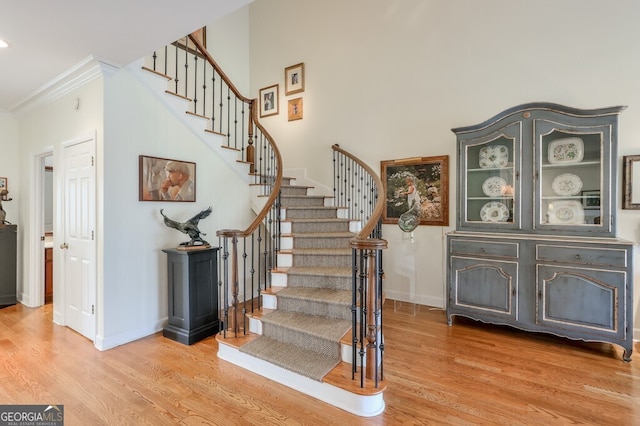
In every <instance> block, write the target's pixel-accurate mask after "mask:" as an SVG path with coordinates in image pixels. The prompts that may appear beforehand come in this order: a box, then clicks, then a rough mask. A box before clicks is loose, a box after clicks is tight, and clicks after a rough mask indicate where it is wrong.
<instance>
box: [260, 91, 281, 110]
mask: <svg viewBox="0 0 640 426" xmlns="http://www.w3.org/2000/svg"><path fill="white" fill-rule="evenodd" d="M279 89H280V85H279V84H275V85H273V86H269V87H265V88H263V89H260V99H259V102H260V118H262V117H269V116H270V115H276V114H278V113H279V108H278V106H279V105H280V102H279V101H278V90H279Z"/></svg>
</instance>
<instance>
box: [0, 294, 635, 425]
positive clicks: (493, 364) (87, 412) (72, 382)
mask: <svg viewBox="0 0 640 426" xmlns="http://www.w3.org/2000/svg"><path fill="white" fill-rule="evenodd" d="M384 310H385V311H384V315H385V324H384V326H385V336H386V341H385V344H386V351H385V379H386V381H387V390H386V392H385V401H386V406H387V408H386V410H385V412H384V413H383V414H381V415H379V416H377V417H373V418H359V417H356V416H353V415H351V414H348V413H346V412H344V411H342V410H340V409H337V408H335V407H332V406H329V405H327V404H325V403H322V402H319V401H317V400H315V399H313V398H311V397H308V396H305V395H302V394H300V393H298V392H295V391H293V390H291V389H289V388H286V387H284V386H281V385H279V384H276V383H273V382H271V381H269V380H267V379H264V378H262V377H260V376H257V375H255V374H253V373H250V372H247V371H244V370H242V369H240V368H238V367H235V366H233V365H231V364H229V363H227V362H225V361H221V360H219V359H218V358H217V356H216V352H217V343H216V340H215V338H213V337H211V338H208V339H205V340H204V341H201V342H198V343H196V344H194V345H192V346H185V345H182V344H180V343H177V342H174V341H172V340H169V339H166V338H164V337H162V334H161V333H158V334H155V335H153V336H150V337H147V338H144V339H141V340H139V341H136V342H133V343H129V344H127V345H123V346H120V347H117V348H114V349H111V350H108V351H105V352H100V351H98V350H97V349H95V348H94V346H93V344H92V343H91V342H89V341H88V340H86V339H85V338H83V337H82V336H80V335H79V334H77V333H75V332H73V331H72V330H70V329H68V328H65V327H60V326H56V325H54V324H53V323H52V322H51V316H52V313H51V305H47V306H45V307H42V308H36V309H31V308H26V307H24V306H22V305H16V306H12V307H8V308H4V309H1V310H0V404H63V405H64V412H65V420H66V423H65V424H66V425H143V424H146V425H173V424H185V425H192V424H211V425H235V424H238V425H245V424H246V425H254V424H255V425H297V424H305V425H325V424H335V425H365V424H366V425H400V424H402V425H405V424H406V425H412V424H415V425H418V424H420V425H423V424H454V425H471V424H492V425H493V424H497V425H520V424H523V425H524V424H526V425H530V424H544V425H566V424H592V425H614V424H615V425H633V424H636V425H637V424H640V359H639V358H638V357H640V354H638V353H637V352H638V349H640V347H639V346H640V345H638V344H637V343H636V345H635V351H636V353H635V355H634V359H633V360H632V361H631V362H630V363H625V362H623V361H622V359H621V356H622V350H621V349H620V348H618V347H614V346H612V345H609V344H600V343H584V342H574V341H569V340H566V339H561V338H555V337H553V336H546V335H536V334H529V333H524V332H519V331H516V330H514V329H510V328H504V327H497V326H491V325H486V324H481V323H476V322H473V321H470V320H465V319H456V321H455V323H454V326H452V327H449V326H447V324H446V321H445V315H444V312H443V311H441V310H434V309H429V308H427V307H425V306H422V307H421V309H420V311H419V312H418V313H417V314H416V315H415V316H411V315H408V314H406V313H397V312H394V309H393V303H389V302H388V303H386V305H385V308H384Z"/></svg>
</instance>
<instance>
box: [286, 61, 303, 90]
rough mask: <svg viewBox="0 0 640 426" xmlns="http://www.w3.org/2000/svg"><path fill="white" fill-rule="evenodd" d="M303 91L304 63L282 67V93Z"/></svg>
mask: <svg viewBox="0 0 640 426" xmlns="http://www.w3.org/2000/svg"><path fill="white" fill-rule="evenodd" d="M300 92H304V63H300V64H296V65H291V66H290V67H287V68H285V69H284V94H285V95H293V94H294V93H300Z"/></svg>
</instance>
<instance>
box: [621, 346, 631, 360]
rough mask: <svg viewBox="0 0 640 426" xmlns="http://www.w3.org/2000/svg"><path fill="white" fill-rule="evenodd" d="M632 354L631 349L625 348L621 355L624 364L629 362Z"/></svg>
mask: <svg viewBox="0 0 640 426" xmlns="http://www.w3.org/2000/svg"><path fill="white" fill-rule="evenodd" d="M632 352H633V349H632V348H625V349H624V354H623V355H622V359H623V360H624V361H626V362H631V353H632Z"/></svg>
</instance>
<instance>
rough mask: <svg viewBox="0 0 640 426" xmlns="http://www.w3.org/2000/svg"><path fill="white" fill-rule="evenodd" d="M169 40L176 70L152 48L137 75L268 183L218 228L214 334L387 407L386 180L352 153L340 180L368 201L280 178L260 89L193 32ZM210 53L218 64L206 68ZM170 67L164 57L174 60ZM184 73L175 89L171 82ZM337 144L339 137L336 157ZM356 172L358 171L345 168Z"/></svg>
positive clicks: (342, 394)
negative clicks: (236, 221) (247, 94)
mask: <svg viewBox="0 0 640 426" xmlns="http://www.w3.org/2000/svg"><path fill="white" fill-rule="evenodd" d="M189 43H193V45H190V44H189ZM185 46H186V49H185ZM191 46H193V47H191ZM168 48H169V49H173V50H172V51H170V50H168V49H167V48H165V56H166V57H167V58H170V59H171V58H173V57H174V56H173V53H170V54H169V53H167V52H173V51H175V52H176V53H175V58H174V59H171V60H172V61H174V62H175V64H176V66H175V69H176V75H175V76H172V77H170V76H168V75H165V73H164V72H158V71H157V70H156V66H155V63H156V54H155V53H154V55H153V63H154V65H153V69H151V68H149V67H148V66H144V67H143V66H139V67H138V70H137V71H138V73H139V74H146V75H151V77H149V78H148V79H147V78H144V77H143V78H142V80H143V81H145V83H147V86H148V87H149V88H150V90H152V91H153V92H154V93H156V94H157V95H158V98H159V99H162V100H163V102H165V103H166V104H167V106H168V107H169V108H170V109H171V110H173V111H174V112H175V113H176V115H178V116H182V117H184V121H185V123H186V124H188V126H189V127H190V128H191V129H192V130H193V132H194V134H196V135H198V137H200V138H201V139H202V140H203V142H204V143H206V144H207V145H209V146H210V147H211V148H212V150H214V151H215V152H217V154H218V155H220V156H221V157H222V158H224V159H226V160H227V162H228V163H229V164H230V165H232V166H233V167H234V168H235V169H236V170H237V171H238V175H239V176H242V178H243V179H245V180H246V181H247V183H248V184H251V185H252V188H255V187H260V188H262V190H253V189H252V193H253V199H252V200H251V201H250V202H249V201H248V205H251V206H252V208H253V209H254V211H255V212H256V214H257V217H256V220H254V222H253V223H252V224H251V225H250V226H249V228H247V230H244V231H238V230H220V231H218V236H219V238H220V247H221V249H222V250H221V253H224V254H223V257H222V259H221V262H219V263H220V264H221V265H222V266H221V268H222V269H221V271H220V272H219V279H220V285H221V289H222V294H221V295H220V297H221V299H220V300H221V302H220V306H221V309H223V315H222V318H223V323H224V330H223V331H222V332H221V333H220V334H219V335H218V336H216V340H217V342H218V348H219V349H218V356H219V357H220V358H222V359H225V360H227V361H229V362H231V363H233V364H236V365H238V366H241V367H243V368H246V369H248V370H250V371H253V372H255V373H257V374H260V375H262V376H265V377H268V378H270V379H272V380H274V381H277V382H279V383H282V384H284V385H286V386H289V387H291V388H293V389H296V390H298V391H300V392H302V393H305V394H307V395H310V396H312V397H315V398H317V399H319V400H322V401H324V402H327V403H329V404H332V405H334V406H337V407H339V408H342V409H344V410H346V411H349V412H351V413H353V414H356V415H359V416H363V417H369V416H375V415H377V414H379V413H381V412H382V411H383V410H384V405H385V404H384V399H383V391H384V388H385V386H386V385H385V383H384V381H383V378H382V375H381V374H380V375H378V372H377V371H378V369H379V370H380V371H381V364H382V344H381V337H382V330H381V327H382V325H381V324H382V322H381V318H380V311H381V309H380V308H381V305H380V304H378V302H377V300H378V299H380V300H381V275H382V274H381V272H380V273H378V272H377V271H378V270H379V269H381V260H380V259H381V257H380V256H381V254H379V255H377V256H376V254H375V252H376V251H378V252H379V251H380V249H381V248H385V247H386V242H384V240H369V239H368V238H369V236H370V235H373V234H376V231H374V230H373V226H374V225H375V223H374V222H376V223H377V222H378V220H377V219H378V218H379V217H380V216H381V214H382V213H381V212H382V210H381V207H382V204H381V203H379V202H378V203H376V202H374V199H375V198H377V197H375V196H374V190H377V191H378V192H381V191H380V188H381V183H379V179H378V181H377V183H374V179H373V178H371V177H373V176H375V172H373V171H372V170H371V169H368V168H366V166H364V168H363V166H360V165H357V164H355V163H354V162H353V160H351V159H347V160H344V161H345V163H346V165H345V166H344V169H343V170H344V172H338V173H343V174H344V175H345V176H343V178H341V182H342V183H341V184H338V185H336V186H340V185H345V186H346V185H349V186H350V189H349V191H348V192H349V194H350V195H349V199H351V198H352V196H353V195H355V194H356V193H360V192H361V194H359V195H360V196H362V195H364V201H362V202H361V204H360V205H359V204H357V203H358V202H360V201H357V202H356V204H355V205H349V203H347V202H345V203H344V204H343V205H344V207H337V206H331V205H329V204H330V202H333V203H334V204H336V205H338V204H340V203H342V202H343V200H344V199H340V198H339V197H325V196H317V195H309V190H310V189H311V188H309V187H305V186H301V185H295V184H294V183H295V182H293V179H292V178H284V177H282V164H281V159H280V154H279V152H278V149H277V146H275V144H274V143H273V141H272V138H271V137H270V136H269V135H268V133H267V132H266V130H265V129H264V128H263V127H262V126H261V125H260V123H259V122H258V121H257V111H256V109H255V105H256V104H255V100H251V99H247V98H244V97H242V96H241V95H240V94H239V93H238V91H237V90H236V89H235V87H233V85H232V84H231V83H227V84H228V86H226V87H227V88H226V89H223V86H222V85H221V84H222V83H221V82H222V80H224V81H225V82H227V78H226V76H225V75H224V73H223V72H222V71H221V70H220V69H219V67H218V66H217V64H215V62H214V61H213V59H212V58H211V57H210V56H209V54H208V53H207V52H206V50H204V48H203V47H202V46H201V45H200V44H199V43H198V42H196V41H195V40H194V39H193V38H192V37H188V38H186V39H183V41H181V42H176V43H173V44H172V45H171V46H168ZM183 53H184V61H185V66H184V69H185V70H188V69H189V68H190V67H191V68H193V67H195V70H196V71H195V74H194V75H192V76H191V77H190V76H189V75H186V74H184V75H183V74H180V73H181V72H183V71H180V70H181V68H182V67H178V66H177V63H178V60H180V59H179V58H182V55H183ZM199 59H200V62H198V60H199ZM199 63H200V65H199ZM206 63H208V64H210V65H209V67H210V69H208V70H207V69H205V68H198V67H201V66H202V65H203V64H204V65H206ZM138 65H139V64H138ZM172 68H174V64H173V63H172V64H171V66H169V67H167V65H166V59H165V66H164V69H165V71H166V70H167V69H172ZM198 69H201V71H198ZM184 72H186V71H184ZM203 74H204V75H208V76H209V77H208V78H211V79H212V80H213V82H214V84H213V85H212V86H213V91H212V92H210V91H208V90H209V89H207V84H208V83H207V82H206V81H204V82H202V83H198V84H195V83H194V80H195V79H196V76H197V75H203ZM151 80H155V81H154V82H153V83H149V82H150V81H151ZM179 81H180V83H179ZM174 82H175V90H174V89H171V90H169V89H167V83H170V85H169V86H170V87H171V86H174ZM218 82H220V86H218ZM190 87H191V88H192V89H189V88H190ZM218 87H219V88H218ZM181 88H184V89H181ZM190 90H192V91H193V92H190ZM181 91H183V93H180V92H181ZM209 97H211V99H210V100H207V99H208V98H209ZM198 99H200V102H198ZM198 105H199V106H198ZM207 105H208V106H207ZM214 107H215V108H214ZM185 108H189V110H188V111H187V112H186V114H185V113H184V112H182V111H184V109H185ZM209 114H212V115H211V116H209ZM216 123H218V124H217V125H216ZM223 123H227V124H226V126H227V127H224V126H223ZM216 126H218V127H216ZM237 129H239V130H237ZM236 130H237V131H236ZM337 150H339V148H337V146H334V163H336V159H335V155H336V154H335V152H336V151H337ZM340 151H341V150H340ZM254 154H255V156H254ZM345 158H347V157H345ZM340 161H341V162H342V161H343V160H340ZM337 170H342V169H339V167H338V166H337V165H336V164H334V175H335V174H336V171H337ZM347 171H348V172H347ZM351 173H355V175H353V176H346V175H347V174H351ZM365 175H368V176H370V177H368V178H366V179H365V178H364V176H365ZM352 179H353V183H352V182H351V180H352ZM369 179H371V180H369ZM376 188H377V189H376ZM335 191H336V190H335V189H334V192H335ZM338 192H340V193H344V192H346V191H344V190H339V191H338ZM335 195H337V194H334V196H335ZM353 198H355V197H353ZM358 200H360V198H358ZM351 202H353V200H351ZM365 203H368V204H369V206H368V207H366V208H365V207H364V204H365ZM374 204H375V211H374V207H373V206H374ZM355 211H358V212H359V213H360V215H362V214H363V212H368V213H366V214H367V215H370V216H371V217H373V219H375V220H368V219H370V218H369V217H367V218H364V217H359V218H358V219H357V220H349V219H347V216H348V215H349V214H353V213H354V212H355ZM367 220H368V221H367ZM365 222H366V223H365ZM363 228H364V229H363ZM358 232H359V234H358V235H356V233H358ZM371 241H374V242H373V243H370V242H371ZM354 242H355V244H356V245H357V247H356V246H354ZM381 242H383V243H384V244H381ZM383 245H384V247H383ZM354 247H355V248H354ZM376 259H377V260H376ZM376 262H378V263H376ZM374 270H375V272H372V271H374ZM356 277H357V279H356ZM356 282H357V284H356ZM372 282H374V283H375V284H374V285H373V287H371V286H372V284H371V283H372ZM374 288H375V290H374ZM256 299H257V300H258V307H257V308H255V306H254V302H255V301H256ZM372 300H375V302H374V303H373V304H371V301H372ZM362 301H365V302H362ZM361 305H367V309H364V308H362V309H361ZM356 324H357V328H356ZM354 345H359V346H358V347H356V348H354V347H353V346H354ZM356 353H357V354H358V355H359V357H358V356H357V355H356ZM365 368H366V371H367V377H366V379H365V375H364V369H365ZM358 369H359V370H360V372H357V370H358ZM372 371H374V372H375V378H374V380H372V377H371V376H373V375H374V374H373V373H371V372H372ZM379 376H380V377H379ZM358 378H359V380H358Z"/></svg>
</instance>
